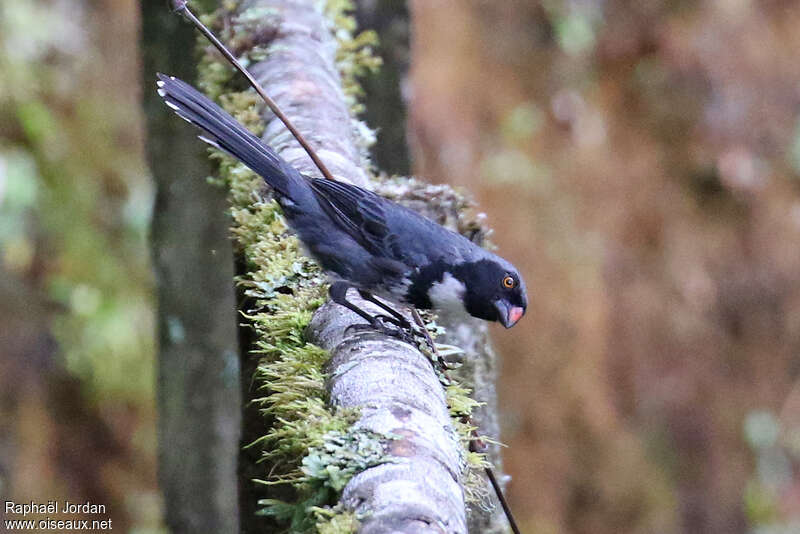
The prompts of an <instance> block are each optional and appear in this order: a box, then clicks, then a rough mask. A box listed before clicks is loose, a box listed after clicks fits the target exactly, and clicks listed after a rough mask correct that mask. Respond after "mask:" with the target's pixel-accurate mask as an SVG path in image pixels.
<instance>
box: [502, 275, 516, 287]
mask: <svg viewBox="0 0 800 534" xmlns="http://www.w3.org/2000/svg"><path fill="white" fill-rule="evenodd" d="M515 284H516V282H515V281H514V278H513V277H511V276H506V277H505V278H503V287H505V288H507V289H511V288H513V287H514V285H515Z"/></svg>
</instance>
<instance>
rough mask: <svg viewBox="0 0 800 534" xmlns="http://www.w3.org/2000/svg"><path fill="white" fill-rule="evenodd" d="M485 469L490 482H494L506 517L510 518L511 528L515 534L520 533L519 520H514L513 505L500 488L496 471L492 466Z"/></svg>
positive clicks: (493, 484)
mask: <svg viewBox="0 0 800 534" xmlns="http://www.w3.org/2000/svg"><path fill="white" fill-rule="evenodd" d="M485 469H486V476H487V477H489V482H491V483H492V487H493V488H494V492H495V493H496V494H497V499H498V500H499V501H500V506H502V507H503V511H504V512H505V513H506V518H508V524H509V525H511V530H512V531H513V532H514V534H520V531H519V527H518V526H517V522H516V521H515V520H514V514H512V513H511V507H510V506H509V505H508V503H507V502H506V498H505V496H504V495H503V490H502V489H500V484H498V483H497V478H495V476H494V471H492V468H491V467H486V468H485Z"/></svg>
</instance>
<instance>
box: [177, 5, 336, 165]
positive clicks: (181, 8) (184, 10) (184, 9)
mask: <svg viewBox="0 0 800 534" xmlns="http://www.w3.org/2000/svg"><path fill="white" fill-rule="evenodd" d="M186 4H187V2H186V0H172V9H173V11H175V12H176V13H178V14H181V15H183V16H184V17H186V19H187V20H189V22H191V23H192V24H194V26H195V27H196V28H197V29H198V30H200V33H202V34H203V35H205V37H206V39H208V40H209V41H211V44H213V45H214V46H215V47H216V48H217V50H219V51H220V53H221V54H222V55H223V56H225V59H227V60H228V61H229V62H230V63H231V64H232V65H233V66H234V67H236V70H238V71H239V72H241V73H242V75H243V76H244V77H245V78H247V81H248V82H250V85H252V86H253V89H255V90H256V92H257V93H258V94H259V95H260V96H261V98H263V99H264V102H266V103H267V106H268V107H269V109H271V110H272V112H273V113H274V114H275V115H276V116H277V117H278V118H279V119H280V120H281V122H282V123H283V124H284V125H285V126H286V128H288V130H289V131H290V132H291V133H292V135H293V136H294V138H295V139H297V141H298V142H299V143H300V145H301V146H302V147H303V149H305V151H306V153H307V154H308V155H309V157H311V159H312V160H313V161H314V164H315V165H316V166H317V168H318V169H319V170H320V172H321V173H322V175H323V176H324V177H325V178H326V179H328V180H334V181H335V178H334V177H333V175H332V174H331V172H330V171H329V170H328V168H327V167H326V166H325V164H324V163H323V162H322V160H321V159H320V158H319V156H317V153H316V152H315V151H314V149H313V148H311V145H309V144H308V141H306V139H305V138H304V137H303V135H302V134H301V133H300V132H299V131H297V128H295V127H294V125H293V124H292V122H291V121H290V120H289V117H287V116H286V115H284V113H283V111H281V108H279V107H278V104H276V103H275V101H274V100H272V99H271V98H270V97H269V95H268V94H267V93H266V91H264V88H263V87H261V84H259V83H258V82H257V81H256V79H255V78H254V77H253V75H252V74H250V72H249V71H248V70H247V69H245V68H244V67H243V66H242V64H241V63H239V61H238V60H237V59H236V58H235V57H234V55H233V54H231V52H230V51H229V50H228V49H227V48H226V47H225V45H224V44H222V42H221V41H220V40H219V39H217V37H216V36H215V35H214V34H213V33H212V32H211V30H209V29H208V28H207V27H206V25H205V24H203V23H202V22H200V19H198V18H197V17H196V16H195V15H194V13H192V12H191V10H189V8H188V6H187V5H186Z"/></svg>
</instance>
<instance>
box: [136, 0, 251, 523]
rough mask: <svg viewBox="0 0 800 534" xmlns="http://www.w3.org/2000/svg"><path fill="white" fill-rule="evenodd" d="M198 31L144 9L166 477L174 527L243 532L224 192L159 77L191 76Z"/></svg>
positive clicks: (148, 6)
mask: <svg viewBox="0 0 800 534" xmlns="http://www.w3.org/2000/svg"><path fill="white" fill-rule="evenodd" d="M195 43H196V35H195V32H194V29H193V28H192V27H191V26H190V25H188V24H186V23H184V22H183V21H182V20H181V19H180V18H179V17H177V16H175V15H174V14H172V13H171V12H170V11H169V9H168V7H167V3H166V2H164V1H163V0H148V1H145V2H143V4H142V50H143V54H144V72H143V76H142V79H143V83H144V96H143V104H144V109H145V115H146V118H147V135H146V137H147V157H148V161H149V164H150V169H151V171H152V173H153V177H154V179H155V182H156V186H157V191H156V204H155V211H154V216H153V226H152V247H153V248H152V250H153V260H154V265H155V270H156V280H157V298H158V331H159V342H160V349H159V351H160V352H159V357H158V405H159V427H158V431H159V478H160V484H161V488H162V491H163V493H164V497H165V505H166V522H167V525H168V526H169V527H170V529H171V530H172V531H173V532H230V533H232V532H238V530H239V513H238V503H237V479H236V460H237V457H238V452H239V432H240V423H239V421H240V410H241V403H240V400H239V399H240V394H239V359H238V354H239V351H238V341H237V328H236V324H237V319H236V300H235V292H234V284H233V274H234V269H233V260H232V252H231V246H230V240H229V234H228V227H229V225H230V220H229V219H228V217H227V216H226V214H225V213H226V208H227V203H226V198H225V195H226V194H225V191H224V190H223V189H221V188H215V187H209V186H208V185H207V184H206V183H204V182H205V178H206V177H207V176H209V174H210V172H211V169H210V165H209V162H208V158H207V155H206V149H205V147H204V145H203V144H202V143H199V142H197V139H196V137H195V133H194V132H193V131H192V130H190V129H188V128H186V127H185V125H184V124H183V123H182V121H179V120H175V116H174V115H173V114H172V113H170V112H169V110H167V109H165V108H164V106H163V105H162V103H161V101H160V99H159V98H158V96H157V95H156V91H155V82H154V79H155V73H156V72H167V73H169V74H171V75H175V76H179V77H181V78H183V79H186V80H190V81H191V80H194V79H195V78H196V63H197V58H196V56H195V54H194V50H195Z"/></svg>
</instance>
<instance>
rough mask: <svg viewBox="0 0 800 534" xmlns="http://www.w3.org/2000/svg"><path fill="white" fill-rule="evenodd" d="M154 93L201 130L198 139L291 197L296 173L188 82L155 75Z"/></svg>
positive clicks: (297, 176) (297, 177)
mask: <svg viewBox="0 0 800 534" xmlns="http://www.w3.org/2000/svg"><path fill="white" fill-rule="evenodd" d="M156 84H157V85H158V94H159V95H160V96H161V98H163V99H164V103H166V104H167V106H169V107H170V108H171V109H173V110H174V111H175V113H177V114H178V115H179V116H180V117H181V118H183V119H184V120H186V121H188V122H190V123H192V124H194V125H195V126H197V127H199V128H200V129H201V130H203V132H204V133H203V135H200V136H199V137H200V139H202V140H203V141H205V142H206V143H208V144H210V145H212V146H214V147H216V148H218V149H220V150H222V151H224V152H227V153H228V154H230V155H231V156H233V157H235V158H236V159H238V160H240V161H241V162H242V163H244V164H245V165H247V166H248V167H250V168H251V169H253V170H254V171H255V172H257V173H258V174H259V175H261V176H262V177H263V178H264V180H266V182H267V183H268V184H269V185H270V186H272V188H273V189H275V190H276V191H277V192H278V193H279V194H281V195H283V196H284V197H287V198H291V197H292V195H291V190H292V183H291V181H292V180H295V179H300V180H302V178H300V176H299V173H297V171H295V170H294V169H293V168H292V167H291V166H290V165H289V164H288V163H286V162H285V161H284V160H283V159H281V157H280V156H278V155H277V154H276V153H275V152H274V151H273V150H272V149H271V148H269V147H268V146H267V145H265V144H264V143H263V142H261V140H260V139H259V138H258V137H256V136H255V135H253V134H252V133H250V131H248V130H247V129H246V128H245V127H244V126H242V125H241V124H239V122H237V121H236V119H234V118H233V117H231V116H230V114H229V113H228V112H226V111H225V110H223V109H222V108H221V107H219V106H218V105H217V104H215V103H214V102H212V101H211V100H209V99H208V98H207V97H206V96H205V95H203V94H202V93H200V92H199V91H198V90H197V89H195V88H194V87H192V86H191V85H189V84H188V83H186V82H184V81H182V80H179V79H178V78H175V77H174V76H166V75H164V74H158V81H157V82H156Z"/></svg>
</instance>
